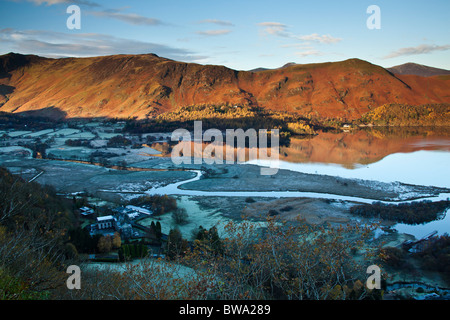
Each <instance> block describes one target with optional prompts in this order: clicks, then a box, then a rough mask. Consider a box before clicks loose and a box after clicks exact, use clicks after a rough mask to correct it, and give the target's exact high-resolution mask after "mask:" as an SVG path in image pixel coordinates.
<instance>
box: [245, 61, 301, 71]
mask: <svg viewBox="0 0 450 320" xmlns="http://www.w3.org/2000/svg"><path fill="white" fill-rule="evenodd" d="M295 65H296V63H295V62H288V63H286V64H285V65H284V66H282V67H280V68H276V69H269V68H256V69H252V70H249V71H250V72H261V71H267V70H278V69H283V68H287V67H291V66H295Z"/></svg>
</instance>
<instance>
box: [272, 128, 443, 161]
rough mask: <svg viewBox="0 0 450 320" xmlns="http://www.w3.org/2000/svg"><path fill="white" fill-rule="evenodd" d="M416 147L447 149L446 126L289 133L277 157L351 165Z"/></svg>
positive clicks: (415, 149)
mask: <svg viewBox="0 0 450 320" xmlns="http://www.w3.org/2000/svg"><path fill="white" fill-rule="evenodd" d="M419 150H444V151H450V128H447V127H444V128H433V129H429V128H373V129H370V128H365V129H362V130H356V131H352V132H343V133H331V132H322V133H319V134H318V135H317V136H314V137H309V138H301V137H292V138H291V143H290V145H289V147H281V148H280V160H282V161H287V162H294V163H327V164H329V163H332V164H339V165H342V166H344V167H346V168H354V167H355V166H357V165H358V164H359V165H361V164H369V163H374V162H377V161H380V160H381V159H383V158H384V157H386V156H388V155H390V154H393V153H408V152H414V151H419Z"/></svg>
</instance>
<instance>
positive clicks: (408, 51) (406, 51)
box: [383, 44, 450, 59]
mask: <svg viewBox="0 0 450 320" xmlns="http://www.w3.org/2000/svg"><path fill="white" fill-rule="evenodd" d="M446 50H450V45H449V44H447V45H443V46H437V45H429V44H422V45H419V46H416V47H407V48H400V49H398V50H396V51H393V52H391V53H390V54H388V55H387V56H385V57H383V59H390V58H396V57H401V56H411V55H416V54H427V53H432V52H435V51H446Z"/></svg>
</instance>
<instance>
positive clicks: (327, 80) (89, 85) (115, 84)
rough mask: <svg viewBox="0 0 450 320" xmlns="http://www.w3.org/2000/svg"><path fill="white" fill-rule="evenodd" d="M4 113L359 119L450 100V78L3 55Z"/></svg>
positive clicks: (349, 67)
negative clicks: (183, 111) (238, 111)
mask: <svg viewBox="0 0 450 320" xmlns="http://www.w3.org/2000/svg"><path fill="white" fill-rule="evenodd" d="M0 74H1V76H0V111H5V112H16V113H19V112H20V113H22V112H35V113H39V112H46V113H45V115H46V116H50V117H52V116H54V117H67V118H77V117H88V118H89V117H111V118H129V117H136V118H138V119H142V118H146V117H151V116H152V115H155V114H160V113H164V112H168V111H173V110H175V109H177V108H179V107H183V106H190V105H202V104H208V105H242V106H254V107H261V108H267V109H270V110H274V111H284V112H292V113H296V114H301V115H303V116H307V117H322V118H342V119H348V120H353V119H357V118H360V117H361V115H362V114H364V113H366V112H368V111H369V110H371V109H373V108H376V107H378V106H380V105H383V104H386V103H402V104H414V105H418V104H426V103H450V81H448V80H447V79H439V78H436V77H427V78H425V77H420V76H415V75H396V74H394V73H392V72H390V71H389V70H387V69H384V68H382V67H380V66H377V65H374V64H371V63H369V62H367V61H364V60H360V59H355V58H354V59H348V60H343V61H338V62H325V63H313V64H288V65H285V66H283V67H282V68H279V69H273V70H265V71H263V72H252V71H237V70H233V69H230V68H227V67H225V66H218V65H201V64H195V63H185V62H178V61H175V60H170V59H167V58H162V57H159V56H157V55H155V54H142V55H127V54H123V55H111V56H100V57H88V58H59V59H53V58H44V57H39V56H35V55H21V54H16V53H9V54H7V55H3V56H0Z"/></svg>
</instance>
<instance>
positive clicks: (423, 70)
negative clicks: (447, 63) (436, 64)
mask: <svg viewBox="0 0 450 320" xmlns="http://www.w3.org/2000/svg"><path fill="white" fill-rule="evenodd" d="M387 70H389V71H390V72H392V73H394V74H402V75H405V74H408V75H416V76H421V77H432V76H441V75H448V74H450V70H445V69H439V68H433V67H428V66H424V65H421V64H417V63H411V62H409V63H405V64H402V65H399V66H395V67H391V68H387Z"/></svg>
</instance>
